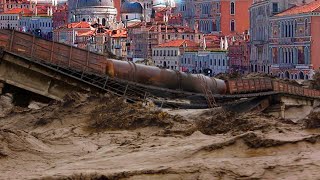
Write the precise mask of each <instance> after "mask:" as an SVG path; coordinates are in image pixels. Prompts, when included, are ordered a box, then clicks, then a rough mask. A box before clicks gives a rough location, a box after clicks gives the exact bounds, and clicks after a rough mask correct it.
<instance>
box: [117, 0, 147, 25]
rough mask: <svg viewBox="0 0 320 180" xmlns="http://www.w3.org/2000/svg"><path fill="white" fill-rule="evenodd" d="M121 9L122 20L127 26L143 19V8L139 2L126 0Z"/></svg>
mask: <svg viewBox="0 0 320 180" xmlns="http://www.w3.org/2000/svg"><path fill="white" fill-rule="evenodd" d="M120 11H121V21H122V22H123V23H124V25H125V26H126V27H127V26H130V25H132V24H135V23H138V22H141V21H143V14H142V13H143V8H142V6H141V4H140V3H138V2H124V3H123V4H122V5H121V10H120Z"/></svg>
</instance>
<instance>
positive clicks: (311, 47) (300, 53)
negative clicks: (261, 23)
mask: <svg viewBox="0 0 320 180" xmlns="http://www.w3.org/2000/svg"><path fill="white" fill-rule="evenodd" d="M319 25H320V1H314V2H311V3H309V4H305V5H302V6H296V7H293V8H290V9H288V10H286V11H284V12H282V13H279V14H277V15H275V16H273V17H271V18H270V23H269V27H270V40H269V41H270V43H269V49H268V50H269V51H268V52H269V57H270V60H271V61H270V63H271V73H272V74H274V75H277V76H279V77H281V78H288V79H310V78H311V77H312V75H313V74H314V70H318V69H319V67H320V61H319V57H320V28H319V27H320V26H319Z"/></svg>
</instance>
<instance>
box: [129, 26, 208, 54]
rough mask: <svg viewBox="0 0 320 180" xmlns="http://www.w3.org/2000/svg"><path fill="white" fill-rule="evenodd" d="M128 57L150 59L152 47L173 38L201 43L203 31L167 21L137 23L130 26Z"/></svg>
mask: <svg viewBox="0 0 320 180" xmlns="http://www.w3.org/2000/svg"><path fill="white" fill-rule="evenodd" d="M127 29H128V43H129V44H130V47H129V49H128V58H129V59H133V58H143V59H148V58H151V56H152V48H153V47H155V46H158V45H160V44H162V43H165V42H168V41H172V40H178V39H180V40H190V41H195V42H196V43H199V42H200V41H201V40H202V39H203V35H202V33H199V32H197V31H194V30H192V29H190V28H188V27H184V26H174V25H166V24H165V23H145V22H141V23H137V24H134V25H132V26H129V27H128V28H127Z"/></svg>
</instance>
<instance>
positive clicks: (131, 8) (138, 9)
mask: <svg viewBox="0 0 320 180" xmlns="http://www.w3.org/2000/svg"><path fill="white" fill-rule="evenodd" d="M120 12H121V13H138V14H142V6H141V4H140V3H138V2H124V3H123V4H122V5H121V9H120Z"/></svg>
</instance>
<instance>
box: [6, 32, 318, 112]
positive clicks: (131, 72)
mask: <svg viewBox="0 0 320 180" xmlns="http://www.w3.org/2000/svg"><path fill="white" fill-rule="evenodd" d="M0 46H1V47H2V49H1V63H0V80H1V81H3V82H5V83H7V84H11V85H13V86H17V87H20V88H23V89H26V90H28V91H31V92H34V93H37V94H40V95H43V96H46V97H49V98H52V99H56V100H61V99H62V98H63V97H64V96H65V95H66V94H67V93H69V92H72V91H93V90H94V91H108V92H110V93H113V94H115V95H118V96H124V97H126V99H128V100H130V101H140V100H146V99H150V100H152V101H154V102H156V103H160V104H161V105H163V104H167V105H168V104H170V105H172V106H182V105H184V106H188V105H189V106H193V107H194V106H198V107H208V106H209V104H210V101H212V99H214V100H216V101H217V103H221V102H225V101H228V100H230V101H232V100H234V99H239V98H248V97H261V96H268V95H273V94H279V93H280V92H275V91H273V90H272V89H268V91H265V92H263V91H253V92H252V91H251V92H246V93H244V94H225V92H226V90H227V86H226V83H225V82H224V81H222V80H219V79H215V78H209V77H206V76H203V75H194V74H186V73H182V72H177V71H172V70H167V69H160V68H157V67H150V66H144V65H138V64H134V63H132V62H126V61H118V60H111V59H108V58H107V57H106V56H104V55H102V54H97V53H93V52H90V51H87V50H84V49H80V48H76V47H73V46H69V45H66V44H62V43H57V42H53V41H47V40H44V39H40V38H37V37H35V36H32V35H30V34H26V33H22V32H18V31H14V30H0ZM229 84H230V83H229ZM301 95H302V96H303V95H304V94H303V93H302V94H301ZM315 95H316V94H315ZM209 97H212V98H209Z"/></svg>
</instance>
